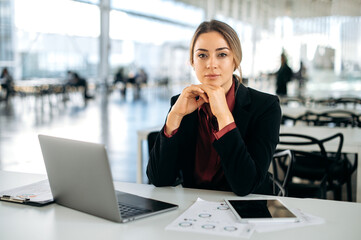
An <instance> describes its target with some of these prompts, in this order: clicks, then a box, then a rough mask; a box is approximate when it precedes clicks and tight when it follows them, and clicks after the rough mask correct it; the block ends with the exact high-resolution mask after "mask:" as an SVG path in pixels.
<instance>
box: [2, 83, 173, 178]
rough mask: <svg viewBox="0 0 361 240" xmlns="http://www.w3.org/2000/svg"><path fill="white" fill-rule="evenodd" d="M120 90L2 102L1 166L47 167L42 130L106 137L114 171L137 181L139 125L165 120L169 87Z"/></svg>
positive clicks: (41, 170)
mask: <svg viewBox="0 0 361 240" xmlns="http://www.w3.org/2000/svg"><path fill="white" fill-rule="evenodd" d="M128 93H129V95H128V96H127V97H126V99H124V98H122V97H121V95H120V93H119V91H114V92H112V93H108V94H107V93H106V92H105V91H101V90H100V91H97V93H96V98H95V99H93V100H89V101H87V103H84V100H83V99H82V97H81V96H80V95H78V94H73V95H71V96H70V99H69V101H66V102H63V101H62V99H61V98H60V97H55V96H52V97H51V98H47V97H44V98H35V97H31V96H29V97H25V98H20V97H14V98H12V99H11V101H10V102H9V103H8V104H6V103H5V102H1V106H0V113H1V114H0V169H2V170H9V171H21V172H31V173H45V166H44V164H43V160H42V154H41V151H40V146H39V142H38V139H37V135H38V134H40V133H42V134H48V135H55V136H60V137H66V138H73V139H78V140H85V141H90V142H98V143H104V144H105V145H106V147H107V150H108V154H109V159H110V162H111V167H112V172H113V177H114V178H115V180H118V181H126V182H135V179H136V174H135V173H136V160H137V156H136V155H137V152H136V151H137V134H136V132H137V130H138V129H141V128H149V127H153V126H157V125H161V124H162V122H164V118H165V116H166V114H167V111H168V108H169V96H168V94H167V92H166V91H165V90H164V89H147V90H144V91H143V94H142V97H141V98H140V99H138V100H134V99H133V97H132V92H131V91H129V92H128Z"/></svg>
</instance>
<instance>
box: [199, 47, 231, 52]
mask: <svg viewBox="0 0 361 240" xmlns="http://www.w3.org/2000/svg"><path fill="white" fill-rule="evenodd" d="M222 50H229V48H228V47H220V48H217V49H216V51H222ZM197 51H203V52H208V50H207V49H204V48H198V49H197V50H196V52H197Z"/></svg>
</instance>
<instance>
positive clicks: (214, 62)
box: [207, 57, 218, 69]
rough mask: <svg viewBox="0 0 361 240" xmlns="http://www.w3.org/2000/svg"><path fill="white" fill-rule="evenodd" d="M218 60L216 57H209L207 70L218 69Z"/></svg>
mask: <svg viewBox="0 0 361 240" xmlns="http://www.w3.org/2000/svg"><path fill="white" fill-rule="evenodd" d="M217 64H218V63H217V59H216V58H215V57H209V58H208V62H207V68H208V69H214V68H217Z"/></svg>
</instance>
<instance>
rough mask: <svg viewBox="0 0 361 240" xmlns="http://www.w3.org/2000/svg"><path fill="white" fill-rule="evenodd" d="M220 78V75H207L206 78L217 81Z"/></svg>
mask: <svg viewBox="0 0 361 240" xmlns="http://www.w3.org/2000/svg"><path fill="white" fill-rule="evenodd" d="M219 76H220V74H206V75H205V77H206V78H209V79H216V78H218V77H219Z"/></svg>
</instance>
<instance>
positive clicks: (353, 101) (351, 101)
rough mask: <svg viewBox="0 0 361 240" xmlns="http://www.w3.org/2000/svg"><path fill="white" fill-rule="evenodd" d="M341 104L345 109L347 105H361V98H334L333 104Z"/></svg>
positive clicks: (354, 106)
mask: <svg viewBox="0 0 361 240" xmlns="http://www.w3.org/2000/svg"><path fill="white" fill-rule="evenodd" d="M340 104H342V105H343V106H344V108H345V109H346V108H347V107H348V106H349V105H352V106H353V108H356V107H357V106H361V98H358V97H341V98H337V99H335V105H340Z"/></svg>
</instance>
